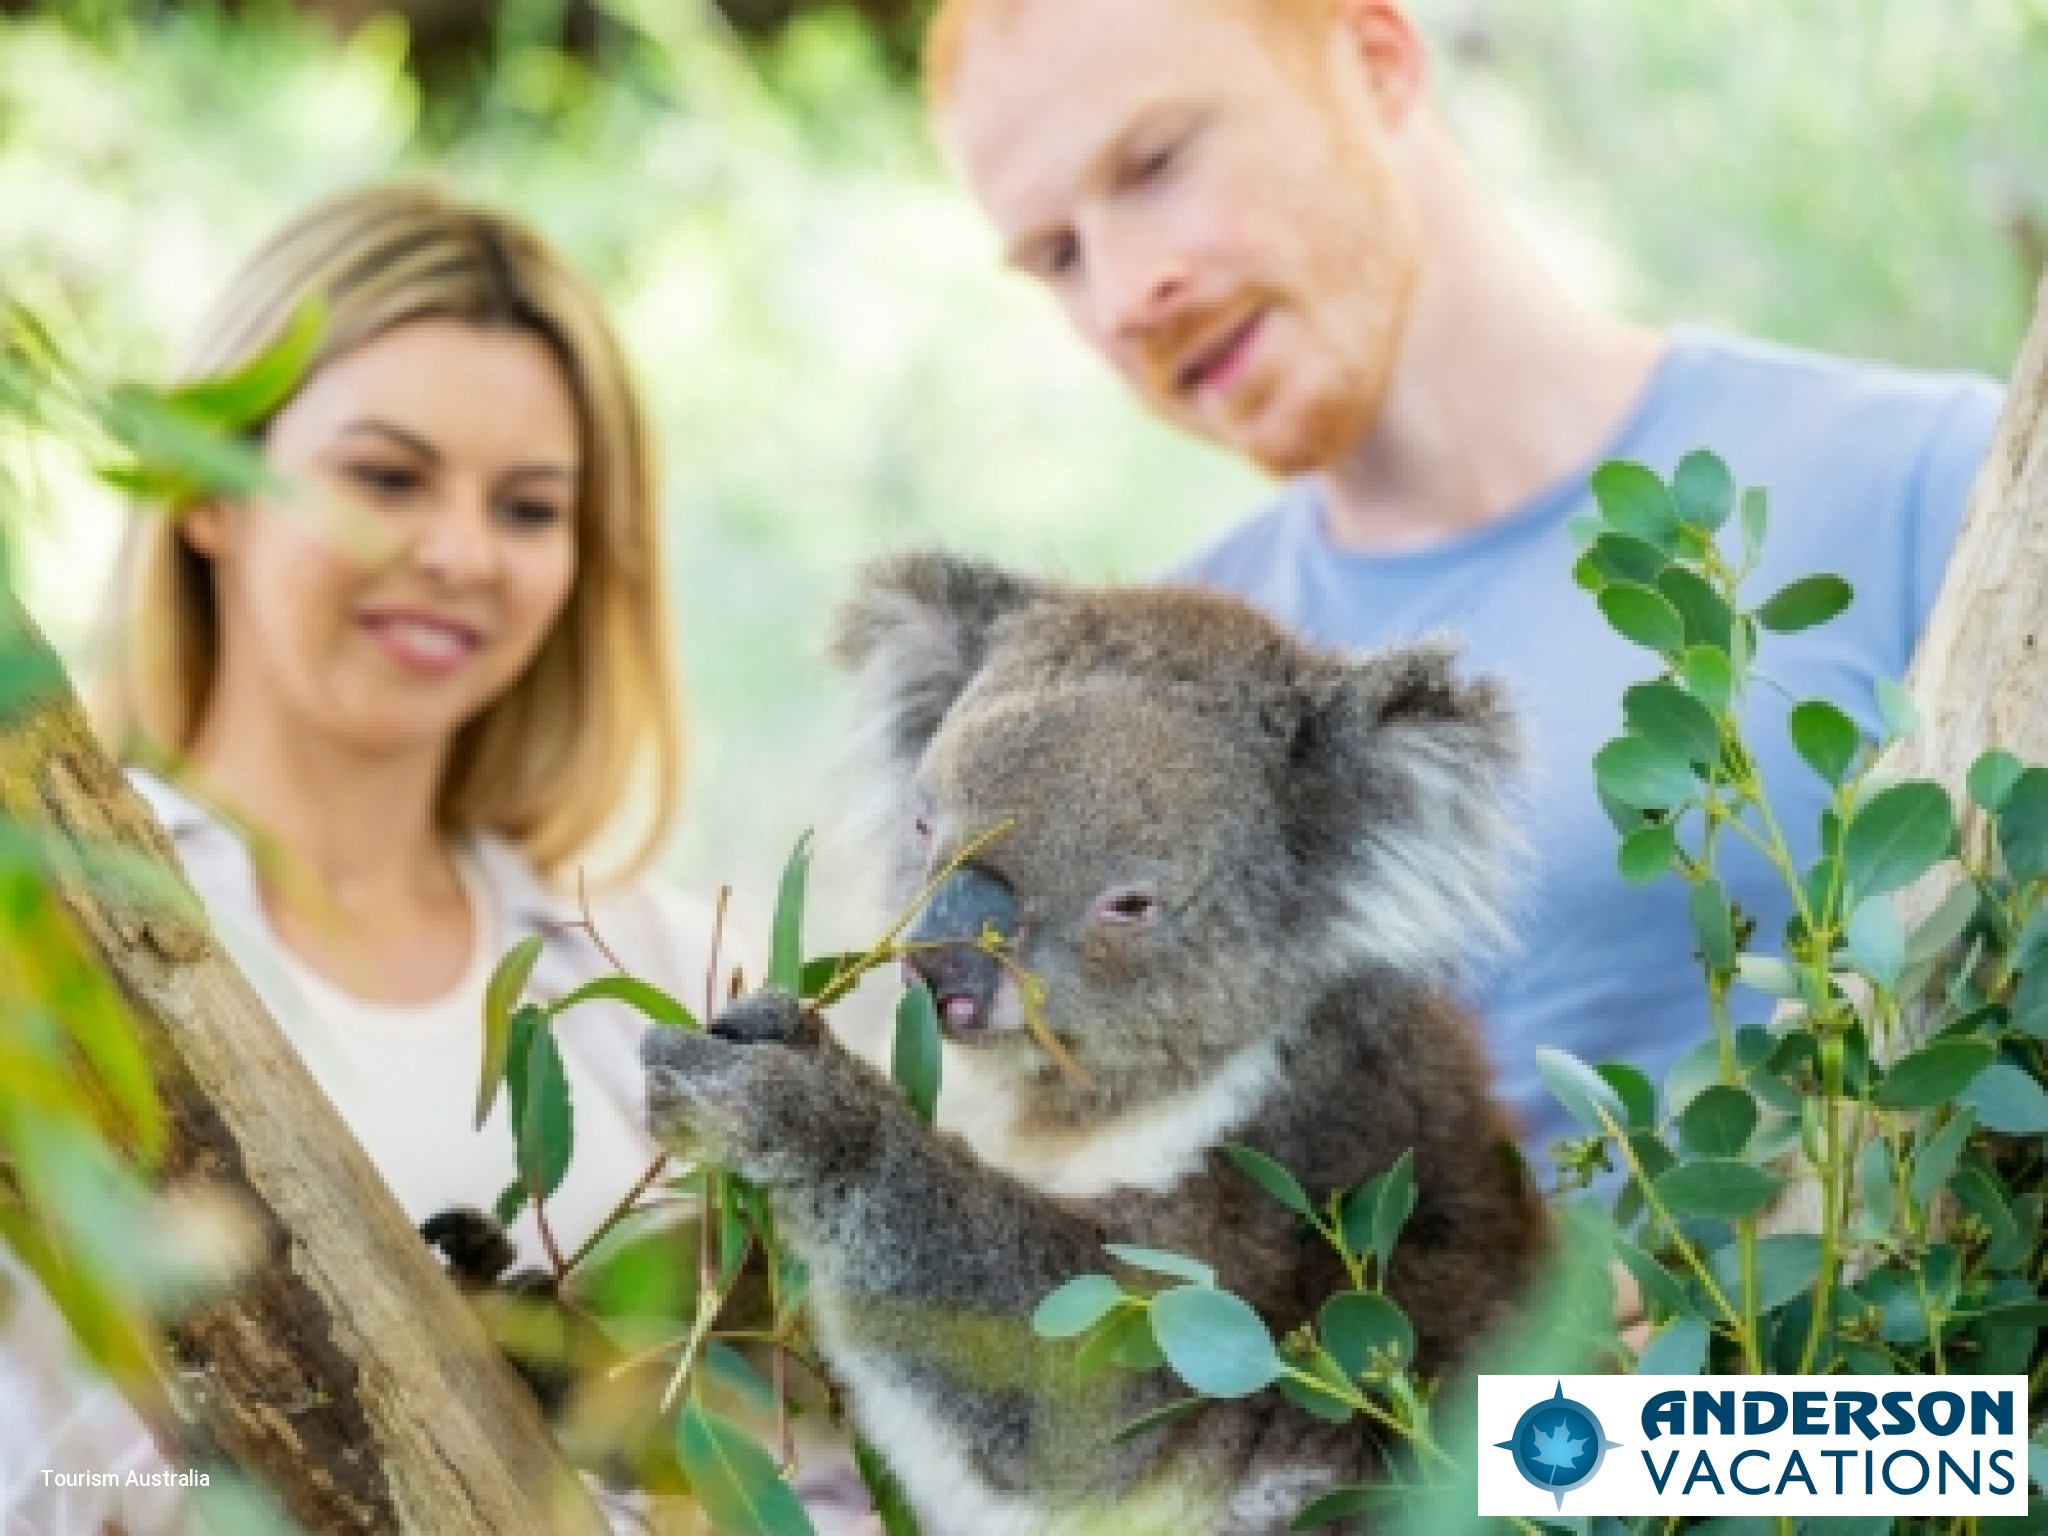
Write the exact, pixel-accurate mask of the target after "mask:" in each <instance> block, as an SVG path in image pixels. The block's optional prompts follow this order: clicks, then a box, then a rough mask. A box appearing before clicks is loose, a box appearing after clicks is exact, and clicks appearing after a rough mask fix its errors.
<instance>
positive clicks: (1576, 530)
mask: <svg viewBox="0 0 2048 1536" xmlns="http://www.w3.org/2000/svg"><path fill="white" fill-rule="evenodd" d="M1606 531H1607V524H1606V523H1605V521H1603V520H1602V519H1601V517H1600V515H1599V514H1598V513H1597V512H1580V513H1578V514H1576V515H1575V516H1572V517H1568V518H1566V519H1565V523H1564V533H1565V537H1566V538H1568V539H1570V540H1571V541H1572V548H1573V549H1576V550H1587V549H1590V548H1592V546H1593V541H1594V540H1595V539H1597V538H1599V537H1600V535H1601V534H1603V533H1605V532H1606Z"/></svg>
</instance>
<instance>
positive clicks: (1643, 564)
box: [1586, 533, 1671, 592]
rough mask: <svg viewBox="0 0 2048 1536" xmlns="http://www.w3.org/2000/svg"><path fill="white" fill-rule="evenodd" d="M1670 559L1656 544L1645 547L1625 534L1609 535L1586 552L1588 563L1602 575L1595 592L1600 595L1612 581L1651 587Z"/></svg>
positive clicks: (1638, 540)
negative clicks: (1603, 588) (1602, 589)
mask: <svg viewBox="0 0 2048 1536" xmlns="http://www.w3.org/2000/svg"><path fill="white" fill-rule="evenodd" d="M1670 559H1671V557H1670V556H1669V555H1667V554H1665V553H1664V551H1663V550H1661V549H1659V548H1658V547H1657V546H1656V545H1654V544H1645V543H1644V542H1643V541H1642V540H1641V539H1634V538H1630V537H1629V536H1628V535H1627V534H1625V533H1609V534H1605V535H1603V536H1601V537H1600V538H1598V539H1596V540H1594V541H1593V544H1592V546H1591V547H1590V548H1589V549H1587V551H1586V563H1587V564H1589V565H1590V566H1591V567H1592V568H1593V569H1594V570H1595V571H1597V572H1598V573H1599V575H1600V583H1599V586H1596V587H1595V588H1594V589H1593V590H1594V591H1596V592H1597V591H1599V590H1600V588H1601V587H1605V586H1606V585H1607V584H1608V583H1609V582H1611V581H1628V582H1634V583H1635V584H1636V585H1637V586H1643V587H1647V586H1649V585H1651V584H1652V583H1653V582H1655V581H1656V579H1657V577H1658V575H1659V573H1660V572H1662V571H1663V569H1664V567H1665V566H1666V565H1668V564H1669V563H1670Z"/></svg>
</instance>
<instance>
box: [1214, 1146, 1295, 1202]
mask: <svg viewBox="0 0 2048 1536" xmlns="http://www.w3.org/2000/svg"><path fill="white" fill-rule="evenodd" d="M1223 1151H1224V1153H1225V1155H1226V1156H1228V1157H1229V1159H1230V1160H1231V1161H1232V1162H1233V1163H1235V1164H1237V1168H1238V1171H1239V1172H1240V1173H1242V1174H1243V1175H1244V1176H1245V1177H1246V1178H1248V1179H1250V1180H1251V1181H1252V1182H1253V1183H1254V1184H1256V1185H1258V1186H1259V1188H1261V1189H1263V1190H1264V1191H1265V1192H1266V1193H1267V1194H1269V1195H1271V1196H1272V1197H1273V1198H1274V1199H1275V1200H1278V1201H1279V1202H1280V1203H1281V1204H1282V1205H1284V1206H1286V1207H1287V1209H1289V1210H1290V1211H1293V1212H1294V1213H1295V1214H1296V1215H1299V1216H1307V1217H1311V1218H1313V1217H1314V1215H1315V1207H1314V1206H1313V1205H1312V1204H1310V1202H1309V1198H1308V1195H1307V1193H1306V1192H1305V1191H1304V1190H1303V1189H1302V1187H1301V1185H1300V1184H1299V1183H1298V1182H1297V1181H1296V1179H1295V1177H1294V1175H1293V1174H1291V1173H1289V1172H1288V1171H1287V1170H1286V1169H1285V1168H1283V1167H1281V1166H1280V1165H1279V1164H1278V1163H1276V1162H1274V1161H1273V1159H1272V1158H1270V1157H1268V1156H1266V1154H1265V1153H1263V1152H1260V1151H1256V1150H1254V1149H1253V1148H1251V1147H1241V1146H1238V1145H1236V1144H1234V1143H1233V1144H1231V1145H1228V1146H1226V1147H1224V1149H1223Z"/></svg>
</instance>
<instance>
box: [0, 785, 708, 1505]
mask: <svg viewBox="0 0 2048 1536" xmlns="http://www.w3.org/2000/svg"><path fill="white" fill-rule="evenodd" d="M130 778H131V780H132V781H133V783H134V785H135V787H136V789H137V790H139V791H140V792H141V794H142V796H143V798H144V799H146V800H147V801H148V802H149V804H150V806H151V808H152V809H153V810H155V812H156V814H157V817H158V819H159V820H160V821H162V823H163V825H164V828H165V830H166V831H167V832H169V833H170V836H171V841H172V843H173V844H174V845H175V846H176V848H177V852H178V855H179V857H180V858H181V859H182V860H183V861H184V865H185V871H186V873H187V875H189V876H190V878H191V881H192V884H193V886H194V888H195V889H196V890H197V891H198V893H199V896H200V898H201V900H202V901H203V902H204V903H205V905H206V910H207V915H208V917H209V918H210V919H211V921H212V923H213V926H214V929H215V932H216V933H217V934H218V935H219V937H220V939H221V942H222V943H223V945H224V946H225V947H226V949H227V951H228V953H229V955H230V956H231V957H232V959H233V960H234V962H235V964H236V965H237V966H238V967H239V968H240V969H241V971H242V973H243V974H244V975H245V976H246V977H247V978H248V980H249V982H250V983H251V985H252V986H253V987H254V988H255V990H256V992H257V994H258V995H259V996H260V997H261V998H262V1000H263V1002H264V1003H265V1005H266V1006H267V1007H268V1008H269V1010H270V1014H271V1017H272V1018H274V1019H276V1021H277V1023H278V1026H279V1027H280V1028H281V1029H282V1030H283V1031H284V1033H285V1034H286V1035H287V1036H288V1037H289V1038H290V1040H291V1042H292V1044H293V1045H294V1046H295V1047H297V1049H298V1052H299V1055H300V1056H301V1057H302V1058H303V1059H304V1061H305V1063H306V1066H307V1068H308V1069H309V1070H310V1071H311V1073H312V1075H313V1077H314V1079H315V1080H316V1081H317V1082H318V1083H319V1084H320V1087H321V1088H322V1090H324V1091H325V1093H326V1094H327V1097H328V1098H329V1099H330V1100H332V1101H333V1104H334V1107H335V1108H336V1110H338V1111H339V1112H340V1114H341V1117H342V1119H343V1120H344V1121H345V1122H347V1124H348V1126H349V1128H350V1129H351V1130H352V1131H353V1132H354V1133H355V1135H356V1138H357V1139H358V1140H359V1141H360V1142H361V1143H362V1145H363V1148H364V1150H365V1151H367V1152H368V1153H369V1156H370V1160H371V1162H372V1163H374V1164H375V1165H376V1167H377V1169H378V1171H379V1172H380V1173H382V1174H383V1176H384V1179H385V1181H386V1183H388V1184H389V1185H390V1187H391V1191H392V1193H393V1194H394V1195H395V1196H396V1197H397V1199H398V1203H399V1205H400V1206H401V1207H403V1208H404V1210H405V1212H406V1214H407V1215H408V1216H410V1217H411V1218H412V1219H413V1221H414V1222H419V1221H421V1220H423V1219H424V1218H426V1217H427V1216H429V1215H431V1214H433V1213H434V1212H436V1211H439V1210H444V1209H446V1208H448V1207H449V1206H454V1205H471V1206H477V1207H480V1208H482V1209H485V1210H488V1209H489V1208H490V1207H491V1205H492V1203H493V1202H494V1201H495V1200H496V1199H497V1197H498V1194H499V1192H500V1191H502V1190H503V1189H504V1188H505V1187H506V1186H507V1185H508V1184H509V1183H511V1182H512V1179H513V1176H514V1171H515V1165H514V1155H513V1146H512V1137H511V1133H510V1130H509V1129H508V1126H507V1116H508V1110H507V1107H506V1095H505V1094H503V1093H502V1092H501V1093H500V1094H499V1096H498V1103H497V1106H496V1107H495V1108H494V1109H493V1111H492V1113H491V1116H490V1118H489V1119H488V1120H487V1121H486V1122H485V1123H484V1126H483V1128H482V1129H481V1130H478V1129H477V1128H476V1127H475V1125H474V1124H473V1118H474V1117H473V1112H472V1111H473V1107H474V1104H475V1101H476V1085H477V1079H478V1076H479V1074H480V1072H481V1070H482V1060H483V1026H482V1018H483V995H484V987H485V983H486V982H487V981H488V980H489V978H490V974H491V972H492V970H493V969H494V968H495V966H496V964H497V961H498V958H499V957H500V956H502V955H503V954H504V953H505V952H506V951H507V950H509V949H511V948H512V946H513V945H515V944H517V943H519V942H520V941H521V940H523V939H525V938H527V937H529V936H532V935H539V936H541V937H542V938H543V939H544V940H545V941H546V942H545V944H544V946H543V948H542V950H541V953H540V958H539V960H538V961H537V963H536V964H535V966H534V970H533V977H532V981H531V983H530V984H529V987H528V995H529V996H531V997H534V998H537V999H540V1000H543V1001H546V1000H552V999H554V998H558V997H561V996H563V995H565V994H566V993H568V992H570V991H572V990H573V989H575V988H576V987H577V986H579V985H581V984H582V983H584V982H586V981H590V980H592V979H594V978H595V977H598V976H602V975H608V974H610V973H611V972H612V969H613V967H612V964H611V961H610V960H608V959H607V958H606V957H605V955H604V954H603V952H602V951H601V950H600V949H599V948H598V946H597V945H596V944H595V943H594V942H592V940H591V938H590V937H589V934H588V933H587V932H585V931H584V930H583V928H582V927H581V926H580V925H581V921H582V913H581V912H580V910H579V909H578V907H577V904H576V903H575V902H574V901H573V900H571V899H567V898H564V897H562V896H560V895H558V894H557V893H555V892H554V891H552V890H551V889H550V888H549V887H548V886H546V885H545V884H544V883H543V882H542V881H541V879H540V878H539V876H538V875H537V874H536V873H535V872H534V870H533V868H532V867H531V866H530V865H529V864H528V863H527V862H526V860H525V858H524V857H523V856H522V855H521V854H520V852H519V851H518V849H516V848H515V847H513V846H512V845H511V844H510V843H507V842H505V841H503V840H501V839H498V838H494V837H488V836H479V837H475V838H472V839H471V840H469V841H468V842H467V843H466V844H464V845H463V847H462V848H461V849H459V850H458V853H457V867H458V868H459V869H460V871H461V874H462V880H463V885H464V887H465V889H466V890H467V891H468V893H469V899H470V907H471V912H472V914H473V932H474V935H475V938H474V948H473V953H472V956H471V959H470V963H469V965H468V967H467V968H466V970H465V971H464V973H463V976H462V979H461V980H460V981H459V982H458V983H457V984H456V985H455V986H454V987H452V988H451V989H450V990H449V991H448V992H447V994H446V995H445V996H443V997H441V998H439V999H437V1000H435V1001H433V1002H431V1003H425V1004H421V1005H418V1006H410V1005H408V1006H404V1007H390V1006H382V1005H379V1004H375V1003H366V1002H363V1001H362V1000H361V999H359V998H355V997H351V996H349V995H348V994H347V993H345V992H343V991H342V990H340V989H339V988H338V987H336V986H335V985H333V983H331V982H329V981H327V980H325V979H324V978H323V977H321V976H319V975H317V974H316V973H314V972H313V971H312V970H310V969H308V968H307V967H306V966H305V965H304V964H303V963H301V962H300V961H299V960H297V959H296V958H295V957H294V956H292V955H291V954H290V953H289V952H288V951H286V949H285V948H284V946H283V945H282V944H280V943H279V942H278V940H277V937H276V935H275V933H274V932H273V931H272V929H271V926H270V923H269V921H268V919H267V918H266V916H265V914H264V910H263V903H262V899H261V897H260V894H259V892H258V888H257V883H256V873H255V868H254V866H253V865H252V864H251V862H250V859H249V854H248V850H247V848H246V847H245V846H244V844H243V842H242V840H241V838H240V837H239V836H238V835H237V834H236V833H235V832H234V831H233V830H232V829H231V828H229V827H228V826H227V825H226V824H225V823H223V822H222V821H221V820H220V819H219V818H217V817H216V816H214V815H213V814H211V813H210V812H208V811H207V810H205V809H204V808H203V807H201V806H200V805H198V804H197V803H195V802H194V801H192V800H191V799H189V798H188V797H186V796H185V795H182V794H180V793H179V792H178V791H177V790H176V789H173V788H172V787H171V786H170V785H168V784H166V783H164V782H163V781H162V780H160V779H157V778H155V777H153V776H151V775H149V774H147V773H143V772H140V771H136V772H132V773H131V774H130ZM591 916H592V918H593V920H594V925H595V927H596V929H597V931H598V933H599V934H601V935H602V936H603V939H604V942H605V946H606V947H607V948H609V949H610V950H611V951H612V952H613V953H614V954H615V955H617V956H618V958H619V960H620V961H621V962H622V963H623V964H624V966H625V967H626V969H627V970H628V971H630V972H632V973H633V974H634V975H637V976H640V977H643V978H645V979H646V980H649V981H652V982H654V983H655V984H656V985H658V986H661V987H663V988H665V989H667V990H668V991H670V992H672V993H674V994H675V995H676V996H677V997H679V998H681V999H682V1000H683V1001H684V1002H685V1003H686V1004H688V1005H689V1006H691V1007H692V1008H693V1009H695V1008H699V1007H701V1006H702V994H703V991H704V980H705V973H706V967H707V965H708V964H709V958H710V955H709V951H710V943H711V921H710V917H709V914H708V913H706V912H705V911H703V910H701V909H700V908H698V907H697V906H695V905H693V904H691V903H688V902H687V901H685V900H684V899H683V898H682V897H681V896H680V895H678V894H677V893H675V892H673V891H671V890H669V889H667V888H665V887H663V886H661V885H659V884H656V883H654V882H652V881H641V882H638V883H635V884H632V885H629V886H626V887H624V888H623V889H620V890H616V891H612V892H608V893H605V894H604V895H603V896H601V897H599V896H593V898H592V900H591ZM726 955H727V963H728V964H730V956H731V950H730V949H729V948H728V949H727V951H726ZM646 1028H647V1021H646V1019H645V1018H644V1017H642V1016H641V1015H640V1014H638V1013H637V1012H635V1011H633V1010H631V1009H628V1008H626V1007H624V1006H622V1005H619V1004H615V1003H591V1004H586V1005H581V1006H579V1007H577V1008H576V1009H574V1010H572V1011H571V1012H569V1013H566V1014H564V1015H563V1016H562V1017H561V1019H560V1020H559V1022H558V1025H557V1038H558V1040H559V1041H560V1044H561V1049H562V1057H563V1064H564V1066H565V1068H566V1071H567V1077H568V1081H569V1091H570V1096H571V1099H572V1102H573V1103H574V1105H575V1111H576V1143H575V1150H574V1156H573V1157H572V1159H571V1162H570V1166H569V1172H568V1176H567V1178H566V1179H565V1180H564V1182H563V1184H562V1187H561V1189H560V1191H559V1192H558V1193H557V1194H556V1195H554V1196H552V1197H551V1198H550V1199H549V1201H548V1220H549V1225H550V1226H551V1227H552V1228H553V1230H554V1233H555V1235H556V1238H557V1240H558V1241H559V1242H560V1243H561V1245H562V1246H563V1251H564V1252H565V1253H567V1252H572V1251H573V1250H574V1248H575V1246H576V1245H577V1244H580V1243H581V1242H582V1240H583V1239H584V1238H585V1237H586V1236H588V1235H589V1233H590V1232H592V1231H594V1230H595V1229H596V1227H597V1226H598V1224H599V1223H600V1222H602V1221H603V1219H604V1217H605V1216H606V1215H607V1214H608V1213H609V1212H610V1211H611V1209H612V1207H613V1206H614V1205H615V1204H616V1203H617V1202H618V1200H619V1199H620V1197H622V1196H623V1195H624V1194H625V1193H626V1192H627V1190H629V1189H630V1188H631V1187H632V1186H633V1184H634V1182H635V1181H636V1180H637V1179H638V1177H639V1176H640V1174H641V1173H642V1172H644V1171H645V1169H646V1168H647V1166H648V1164H649V1163H650V1162H651V1161H652V1160H653V1159H654V1157H655V1156H656V1154H657V1148H656V1147H655V1144H654V1143H653V1141H652V1140H651V1139H650V1138H649V1136H648V1134H647V1131H646V1129H645V1107H644V1106H645V1099H644V1093H643V1089H642V1077H641V1069H640V1054H639V1043H640V1038H641V1036H642V1034H643V1033H644V1032H645V1030H646ZM511 1235H512V1237H513V1240H514V1242H515V1244H516V1245H517V1246H518V1249H519V1254H520V1260H521V1263H522V1264H530V1265H534V1266H536V1267H540V1266H544V1265H545V1262H546V1259H545V1255H544V1253H543V1251H542V1248H541V1244H540V1239H539V1235H538V1232H537V1230H536V1228H535V1226H534V1218H533V1214H532V1212H531V1210H528V1211H527V1212H525V1213H524V1214H523V1215H522V1216H521V1217H520V1220H519V1222H518V1224H517V1225H516V1226H515V1227H514V1228H512V1231H511ZM0 1288H4V1289H5V1290H6V1292H7V1293H8V1294H9V1295H10V1296H11V1299H12V1310H11V1313H9V1314H7V1315H5V1316H4V1317H0V1532H5V1533H6V1536H70V1533H73V1532H77V1533H81V1536H82V1533H88V1532H98V1531H100V1530H102V1529H103V1528H104V1527H105V1526H106V1525H107V1523H108V1522H111V1521H119V1522H121V1523H122V1525H124V1526H125V1527H126V1528H127V1529H128V1530H131V1531H133V1532H135V1533H137V1536H142V1533H151V1536H154V1533H159V1532H166V1531H172V1530H176V1529H180V1528H181V1527H182V1523H183V1522H182V1518H181V1511H182V1509H183V1501H184V1498H185V1495H184V1494H183V1493H181V1492H179V1491H178V1490H176V1489H163V1488H156V1487H149V1486H134V1487H131V1486H127V1474H128V1473H129V1472H130V1471H137V1472H140V1473H142V1474H143V1475H144V1476H147V1475H148V1474H149V1473H151V1472H152V1471H155V1470H158V1469H160V1468H161V1466H162V1463H161V1462H160V1461H159V1459H158V1456H157V1453H156V1450H155V1447H154V1445H153V1444H152V1442H151V1441H150V1439H149V1437H148V1434H147V1432H146V1431H144V1430H143V1428H142V1426H141V1424H140V1422H139V1421H138V1420H137V1419H136V1417H135V1415H134V1413H133V1411H132V1410H131V1409H130V1408H129V1407H128V1404H127V1403H126V1401H125V1400H124V1399H122V1398H121V1397H120V1395H119V1394H118V1393H116V1392H114V1391H113V1390H112V1389H111V1388H110V1387H108V1386H107V1385H106V1384H105V1383H104V1382H101V1381H97V1380H95V1379H94V1378H92V1377H91V1376H89V1375H88V1374H86V1373H85V1372H84V1371H83V1370H82V1369H81V1368H80V1366H79V1365H78V1364H77V1362H76V1360H75V1357H74V1355H73V1352H72V1349H71V1341H70V1337H69V1334H68V1333H67V1331H66V1329H65V1327H64V1324H63V1322H62V1320H61V1319H60V1318H59V1317H58V1315H57V1314H56V1312H55V1310H54V1308H53V1307H52V1306H51V1304H50V1302H49V1300H48V1298H47V1297H46V1296H44V1295H43V1293H42V1291H41V1289H40V1287H38V1286H37V1285H36V1283H35V1281H34V1279H33V1277H31V1276H30V1275H29V1274H28V1273H27V1272H26V1271H25V1270H23V1269H22V1268H21V1267H20V1266H19V1264H18V1263H17V1262H16V1261H15V1260H14V1258H13V1256H12V1254H11V1253H9V1252H8V1251H7V1250H6V1249H5V1248H4V1247H0ZM96 1472H108V1473H114V1474H116V1482H117V1484H118V1486H113V1487H66V1486H63V1485H62V1484H60V1483H59V1482H58V1481H57V1477H56V1474H79V1473H96ZM46 1474H47V1475H46Z"/></svg>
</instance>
